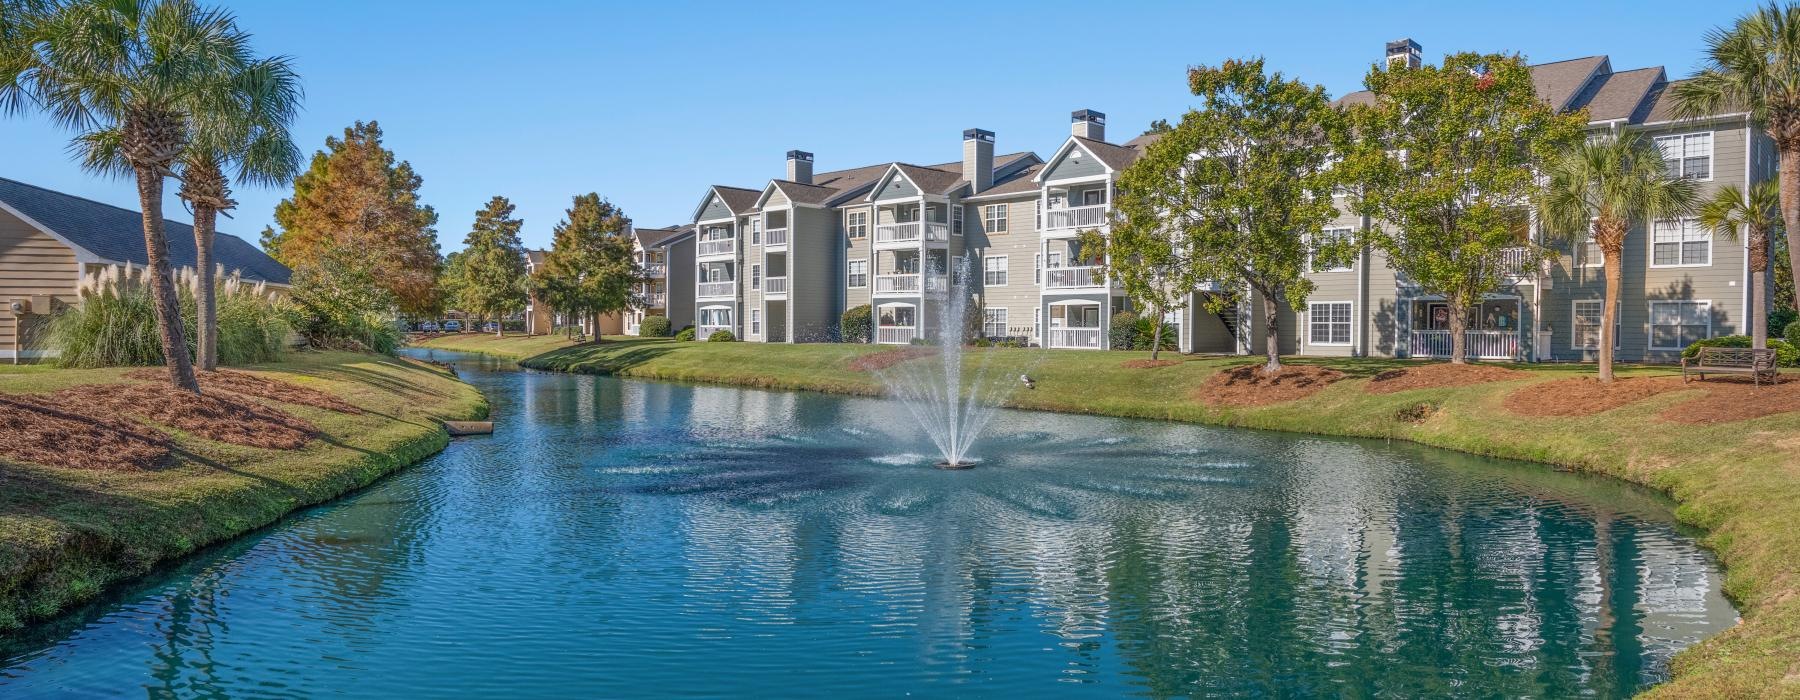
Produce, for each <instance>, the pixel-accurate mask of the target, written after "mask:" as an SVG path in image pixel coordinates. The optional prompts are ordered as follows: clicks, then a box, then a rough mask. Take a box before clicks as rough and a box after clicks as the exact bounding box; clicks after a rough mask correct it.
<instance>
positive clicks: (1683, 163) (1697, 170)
mask: <svg viewBox="0 0 1800 700" xmlns="http://www.w3.org/2000/svg"><path fill="white" fill-rule="evenodd" d="M1712 136H1713V135H1712V132H1710V131H1708V132H1703V133H1698V134H1680V135H1677V136H1658V137H1656V147H1657V149H1659V150H1661V151H1662V157H1663V167H1665V168H1667V169H1668V171H1669V175H1670V176H1671V177H1679V178H1682V179H1686V180H1711V179H1712V150H1713V148H1712Z"/></svg>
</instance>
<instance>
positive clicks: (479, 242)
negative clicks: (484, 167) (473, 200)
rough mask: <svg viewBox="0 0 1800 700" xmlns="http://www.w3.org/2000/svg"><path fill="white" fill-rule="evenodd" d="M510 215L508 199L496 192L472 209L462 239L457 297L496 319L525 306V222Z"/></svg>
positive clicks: (470, 308) (466, 308) (466, 305)
mask: <svg viewBox="0 0 1800 700" xmlns="http://www.w3.org/2000/svg"><path fill="white" fill-rule="evenodd" d="M512 215H513V204H512V202H510V201H507V199H506V198H505V197H499V196H496V197H494V198H493V199H491V200H488V203H487V206H486V207H483V208H482V209H481V211H478V212H475V226H474V227H473V228H472V229H471V230H470V231H469V235H468V237H467V238H464V239H463V251H462V253H463V254H462V260H461V262H462V264H463V275H462V280H461V284H460V285H459V289H458V292H457V297H458V299H457V301H459V302H460V303H461V304H462V305H463V307H464V308H463V310H464V311H468V312H470V313H473V314H476V315H477V316H480V317H481V318H486V319H491V320H494V321H500V320H503V319H504V317H505V316H506V315H507V314H509V313H512V312H515V311H519V310H521V309H524V308H525V300H526V275H525V244H524V243H523V242H521V241H520V240H519V229H521V228H524V226H525V222H524V221H523V220H520V219H515V218H512ZM500 334H504V327H503V326H501V328H500Z"/></svg>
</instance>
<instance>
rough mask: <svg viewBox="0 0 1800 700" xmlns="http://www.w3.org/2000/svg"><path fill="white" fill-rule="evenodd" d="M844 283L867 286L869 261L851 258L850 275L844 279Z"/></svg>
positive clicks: (853, 285)
mask: <svg viewBox="0 0 1800 700" xmlns="http://www.w3.org/2000/svg"><path fill="white" fill-rule="evenodd" d="M845 284H846V285H848V286H851V287H867V286H869V261H867V260H851V261H850V276H849V279H847V280H846V281H845Z"/></svg>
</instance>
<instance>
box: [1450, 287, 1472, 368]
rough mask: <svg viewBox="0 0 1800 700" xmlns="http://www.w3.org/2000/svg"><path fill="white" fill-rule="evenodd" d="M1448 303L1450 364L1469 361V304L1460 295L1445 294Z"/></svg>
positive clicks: (1463, 363) (1462, 363) (1464, 363)
mask: <svg viewBox="0 0 1800 700" xmlns="http://www.w3.org/2000/svg"><path fill="white" fill-rule="evenodd" d="M1444 301H1447V302H1449V303H1450V318H1449V319H1448V320H1449V321H1450V364H1453V365H1466V364H1468V363H1469V337H1468V336H1469V334H1468V329H1469V305H1468V304H1467V303H1466V302H1465V301H1464V300H1463V298H1462V297H1461V296H1454V297H1452V296H1446V297H1444Z"/></svg>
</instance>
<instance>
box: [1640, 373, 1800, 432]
mask: <svg viewBox="0 0 1800 700" xmlns="http://www.w3.org/2000/svg"><path fill="white" fill-rule="evenodd" d="M1687 386H1688V388H1690V389H1693V388H1704V389H1706V393H1705V394H1704V395H1702V396H1700V397H1699V398H1696V399H1692V400H1689V401H1683V402H1681V403H1678V404H1675V405H1674V406H1670V407H1668V408H1666V409H1663V411H1662V412H1661V413H1658V414H1656V417H1657V418H1658V419H1660V420H1665V421H1669V422H1671V423H1690V424H1709V423H1730V422H1732V421H1740V420H1750V419H1752V418H1761V417H1763V416H1772V415H1775V414H1777V413H1787V412H1789V411H1800V377H1796V376H1791V375H1788V376H1783V377H1781V382H1780V383H1779V384H1776V385H1774V386H1770V385H1768V384H1767V383H1765V384H1763V385H1762V386H1760V387H1758V386H1756V385H1755V384H1754V383H1752V382H1751V381H1750V380H1749V379H1748V378H1746V377H1721V378H1717V379H1708V380H1705V381H1696V382H1693V383H1691V384H1688V385H1687Z"/></svg>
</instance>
